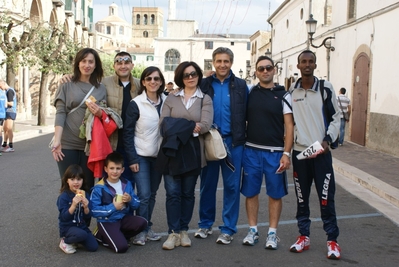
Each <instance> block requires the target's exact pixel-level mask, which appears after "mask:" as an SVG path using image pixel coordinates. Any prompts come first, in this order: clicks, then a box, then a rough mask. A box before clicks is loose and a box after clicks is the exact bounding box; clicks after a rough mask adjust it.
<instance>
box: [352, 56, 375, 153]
mask: <svg viewBox="0 0 399 267" xmlns="http://www.w3.org/2000/svg"><path fill="white" fill-rule="evenodd" d="M369 73H370V59H369V57H368V56H367V55H366V54H365V53H361V54H360V55H359V56H358V57H357V58H356V60H355V66H354V77H353V94H352V103H351V104H352V115H351V119H350V122H351V124H352V127H351V128H352V130H351V141H352V142H354V143H357V144H359V145H362V146H364V145H366V125H367V109H368V98H369Z"/></svg>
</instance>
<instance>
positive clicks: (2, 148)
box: [0, 146, 8, 151]
mask: <svg viewBox="0 0 399 267" xmlns="http://www.w3.org/2000/svg"><path fill="white" fill-rule="evenodd" d="M7 148H8V146H0V151H5V150H6V149H7Z"/></svg>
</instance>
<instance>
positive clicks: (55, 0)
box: [53, 0, 65, 7]
mask: <svg viewBox="0 0 399 267" xmlns="http://www.w3.org/2000/svg"><path fill="white" fill-rule="evenodd" d="M53 5H55V6H56V7H61V6H63V5H65V3H64V1H63V0H53Z"/></svg>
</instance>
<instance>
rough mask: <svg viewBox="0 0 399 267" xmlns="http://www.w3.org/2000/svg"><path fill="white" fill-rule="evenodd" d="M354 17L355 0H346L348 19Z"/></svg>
mask: <svg viewBox="0 0 399 267" xmlns="http://www.w3.org/2000/svg"><path fill="white" fill-rule="evenodd" d="M355 18H356V0H349V1H348V20H352V19H355Z"/></svg>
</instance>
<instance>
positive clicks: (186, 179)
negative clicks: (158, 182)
mask: <svg viewBox="0 0 399 267" xmlns="http://www.w3.org/2000/svg"><path fill="white" fill-rule="evenodd" d="M197 179H198V176H184V175H180V176H179V177H178V178H177V177H173V176H171V175H164V181H165V190H166V217H167V221H168V227H169V229H168V233H169V234H171V233H172V231H173V232H175V233H180V231H187V230H188V224H189V223H190V221H191V217H192V216H193V210H194V204H195V194H194V190H195V185H196V183H197Z"/></svg>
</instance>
